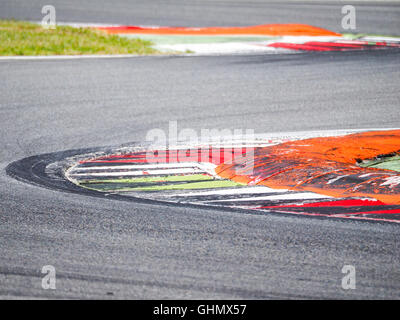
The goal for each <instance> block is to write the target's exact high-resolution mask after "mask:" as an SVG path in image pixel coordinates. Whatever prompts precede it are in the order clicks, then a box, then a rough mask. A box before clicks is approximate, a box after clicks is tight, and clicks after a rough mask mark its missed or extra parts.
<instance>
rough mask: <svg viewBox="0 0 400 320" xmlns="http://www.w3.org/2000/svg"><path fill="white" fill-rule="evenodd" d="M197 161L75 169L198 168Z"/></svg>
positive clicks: (80, 168) (81, 168)
mask: <svg viewBox="0 0 400 320" xmlns="http://www.w3.org/2000/svg"><path fill="white" fill-rule="evenodd" d="M199 165H200V164H199V163H197V162H184V163H155V164H145V165H140V164H138V165H121V166H97V167H79V166H77V167H75V168H74V169H73V170H79V171H90V170H112V169H115V170H124V169H163V168H198V167H199Z"/></svg>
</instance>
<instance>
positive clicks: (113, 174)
mask: <svg viewBox="0 0 400 320" xmlns="http://www.w3.org/2000/svg"><path fill="white" fill-rule="evenodd" d="M188 173H189V174H190V173H206V172H204V171H203V170H200V169H196V168H181V169H166V170H146V171H142V170H140V171H127V172H93V173H90V172H88V173H69V176H70V177H72V178H75V177H85V176H96V177H119V176H145V177H146V176H149V175H160V174H168V175H169V174H188Z"/></svg>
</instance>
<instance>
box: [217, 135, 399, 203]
mask: <svg viewBox="0 0 400 320" xmlns="http://www.w3.org/2000/svg"><path fill="white" fill-rule="evenodd" d="M388 154H400V130H391V131H375V132H363V133H356V134H350V135H347V136H340V137H324V138H311V139H306V140H298V141H292V142H286V143H282V144H279V145H275V146H270V147H263V148H256V149H255V150H254V155H253V156H250V157H248V158H245V159H242V160H238V161H237V162H236V163H233V164H231V163H224V164H221V165H219V166H218V167H217V168H216V173H217V174H218V175H220V176H221V177H222V178H226V179H231V180H234V181H236V182H240V183H244V184H249V185H252V184H254V185H265V186H267V187H270V188H277V189H289V190H304V191H311V192H316V193H319V194H323V195H328V196H333V197H369V198H374V199H377V200H380V201H382V202H384V203H387V204H400V174H399V173H398V172H395V171H391V170H385V169H376V168H362V167H359V166H357V162H359V161H361V160H367V159H373V158H376V157H377V156H380V155H388Z"/></svg>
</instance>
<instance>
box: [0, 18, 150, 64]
mask: <svg viewBox="0 0 400 320" xmlns="http://www.w3.org/2000/svg"><path fill="white" fill-rule="evenodd" d="M151 45H152V43H151V42H150V41H147V40H142V39H128V38H123V37H119V36H117V35H109V34H106V33H105V32H103V31H100V30H96V29H92V28H73V27H68V26H57V27H56V28H55V29H45V28H43V27H42V26H41V25H39V24H35V23H30V22H24V21H16V20H0V56H37V55H84V54H85V55H90V54H139V55H146V54H157V53H158V51H157V50H155V49H153V48H152V47H151Z"/></svg>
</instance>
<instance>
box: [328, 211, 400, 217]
mask: <svg viewBox="0 0 400 320" xmlns="http://www.w3.org/2000/svg"><path fill="white" fill-rule="evenodd" d="M399 213H400V209H391V210H376V211H368V212H346V213H339V214H333V215H331V216H334V217H336V216H342V215H360V214H399Z"/></svg>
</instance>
